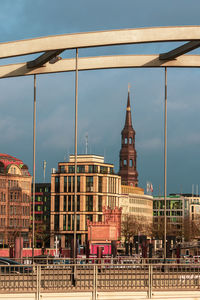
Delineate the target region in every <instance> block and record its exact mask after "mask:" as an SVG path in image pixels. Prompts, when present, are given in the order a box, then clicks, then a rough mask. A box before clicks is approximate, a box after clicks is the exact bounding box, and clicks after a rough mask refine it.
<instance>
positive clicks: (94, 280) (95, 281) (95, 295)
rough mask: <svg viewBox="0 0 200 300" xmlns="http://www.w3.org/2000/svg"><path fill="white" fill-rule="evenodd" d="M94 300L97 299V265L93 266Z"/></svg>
mask: <svg viewBox="0 0 200 300" xmlns="http://www.w3.org/2000/svg"><path fill="white" fill-rule="evenodd" d="M92 300H97V265H94V266H93V294H92Z"/></svg>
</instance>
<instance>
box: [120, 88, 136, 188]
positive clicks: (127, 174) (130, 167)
mask: <svg viewBox="0 0 200 300" xmlns="http://www.w3.org/2000/svg"><path fill="white" fill-rule="evenodd" d="M121 136H122V140H121V143H122V145H121V150H120V170H119V175H120V176H121V178H122V185H130V186H137V185H138V172H137V170H136V157H137V153H136V150H135V130H134V129H133V126H132V120H131V106H130V92H129V90H128V100H127V107H126V120H125V125H124V128H123V130H122V132H121Z"/></svg>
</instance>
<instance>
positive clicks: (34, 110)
mask: <svg viewBox="0 0 200 300" xmlns="http://www.w3.org/2000/svg"><path fill="white" fill-rule="evenodd" d="M35 131H36V75H34V104H33V209H32V211H33V214H32V218H33V220H32V235H33V236H32V239H33V240H32V258H33V257H34V243H35Z"/></svg>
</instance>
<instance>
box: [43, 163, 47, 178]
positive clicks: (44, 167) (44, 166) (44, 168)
mask: <svg viewBox="0 0 200 300" xmlns="http://www.w3.org/2000/svg"><path fill="white" fill-rule="evenodd" d="M46 166H47V162H46V160H44V161H43V172H44V183H45V174H46Z"/></svg>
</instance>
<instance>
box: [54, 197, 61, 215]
mask: <svg viewBox="0 0 200 300" xmlns="http://www.w3.org/2000/svg"><path fill="white" fill-rule="evenodd" d="M59 208H60V196H55V211H59Z"/></svg>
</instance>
